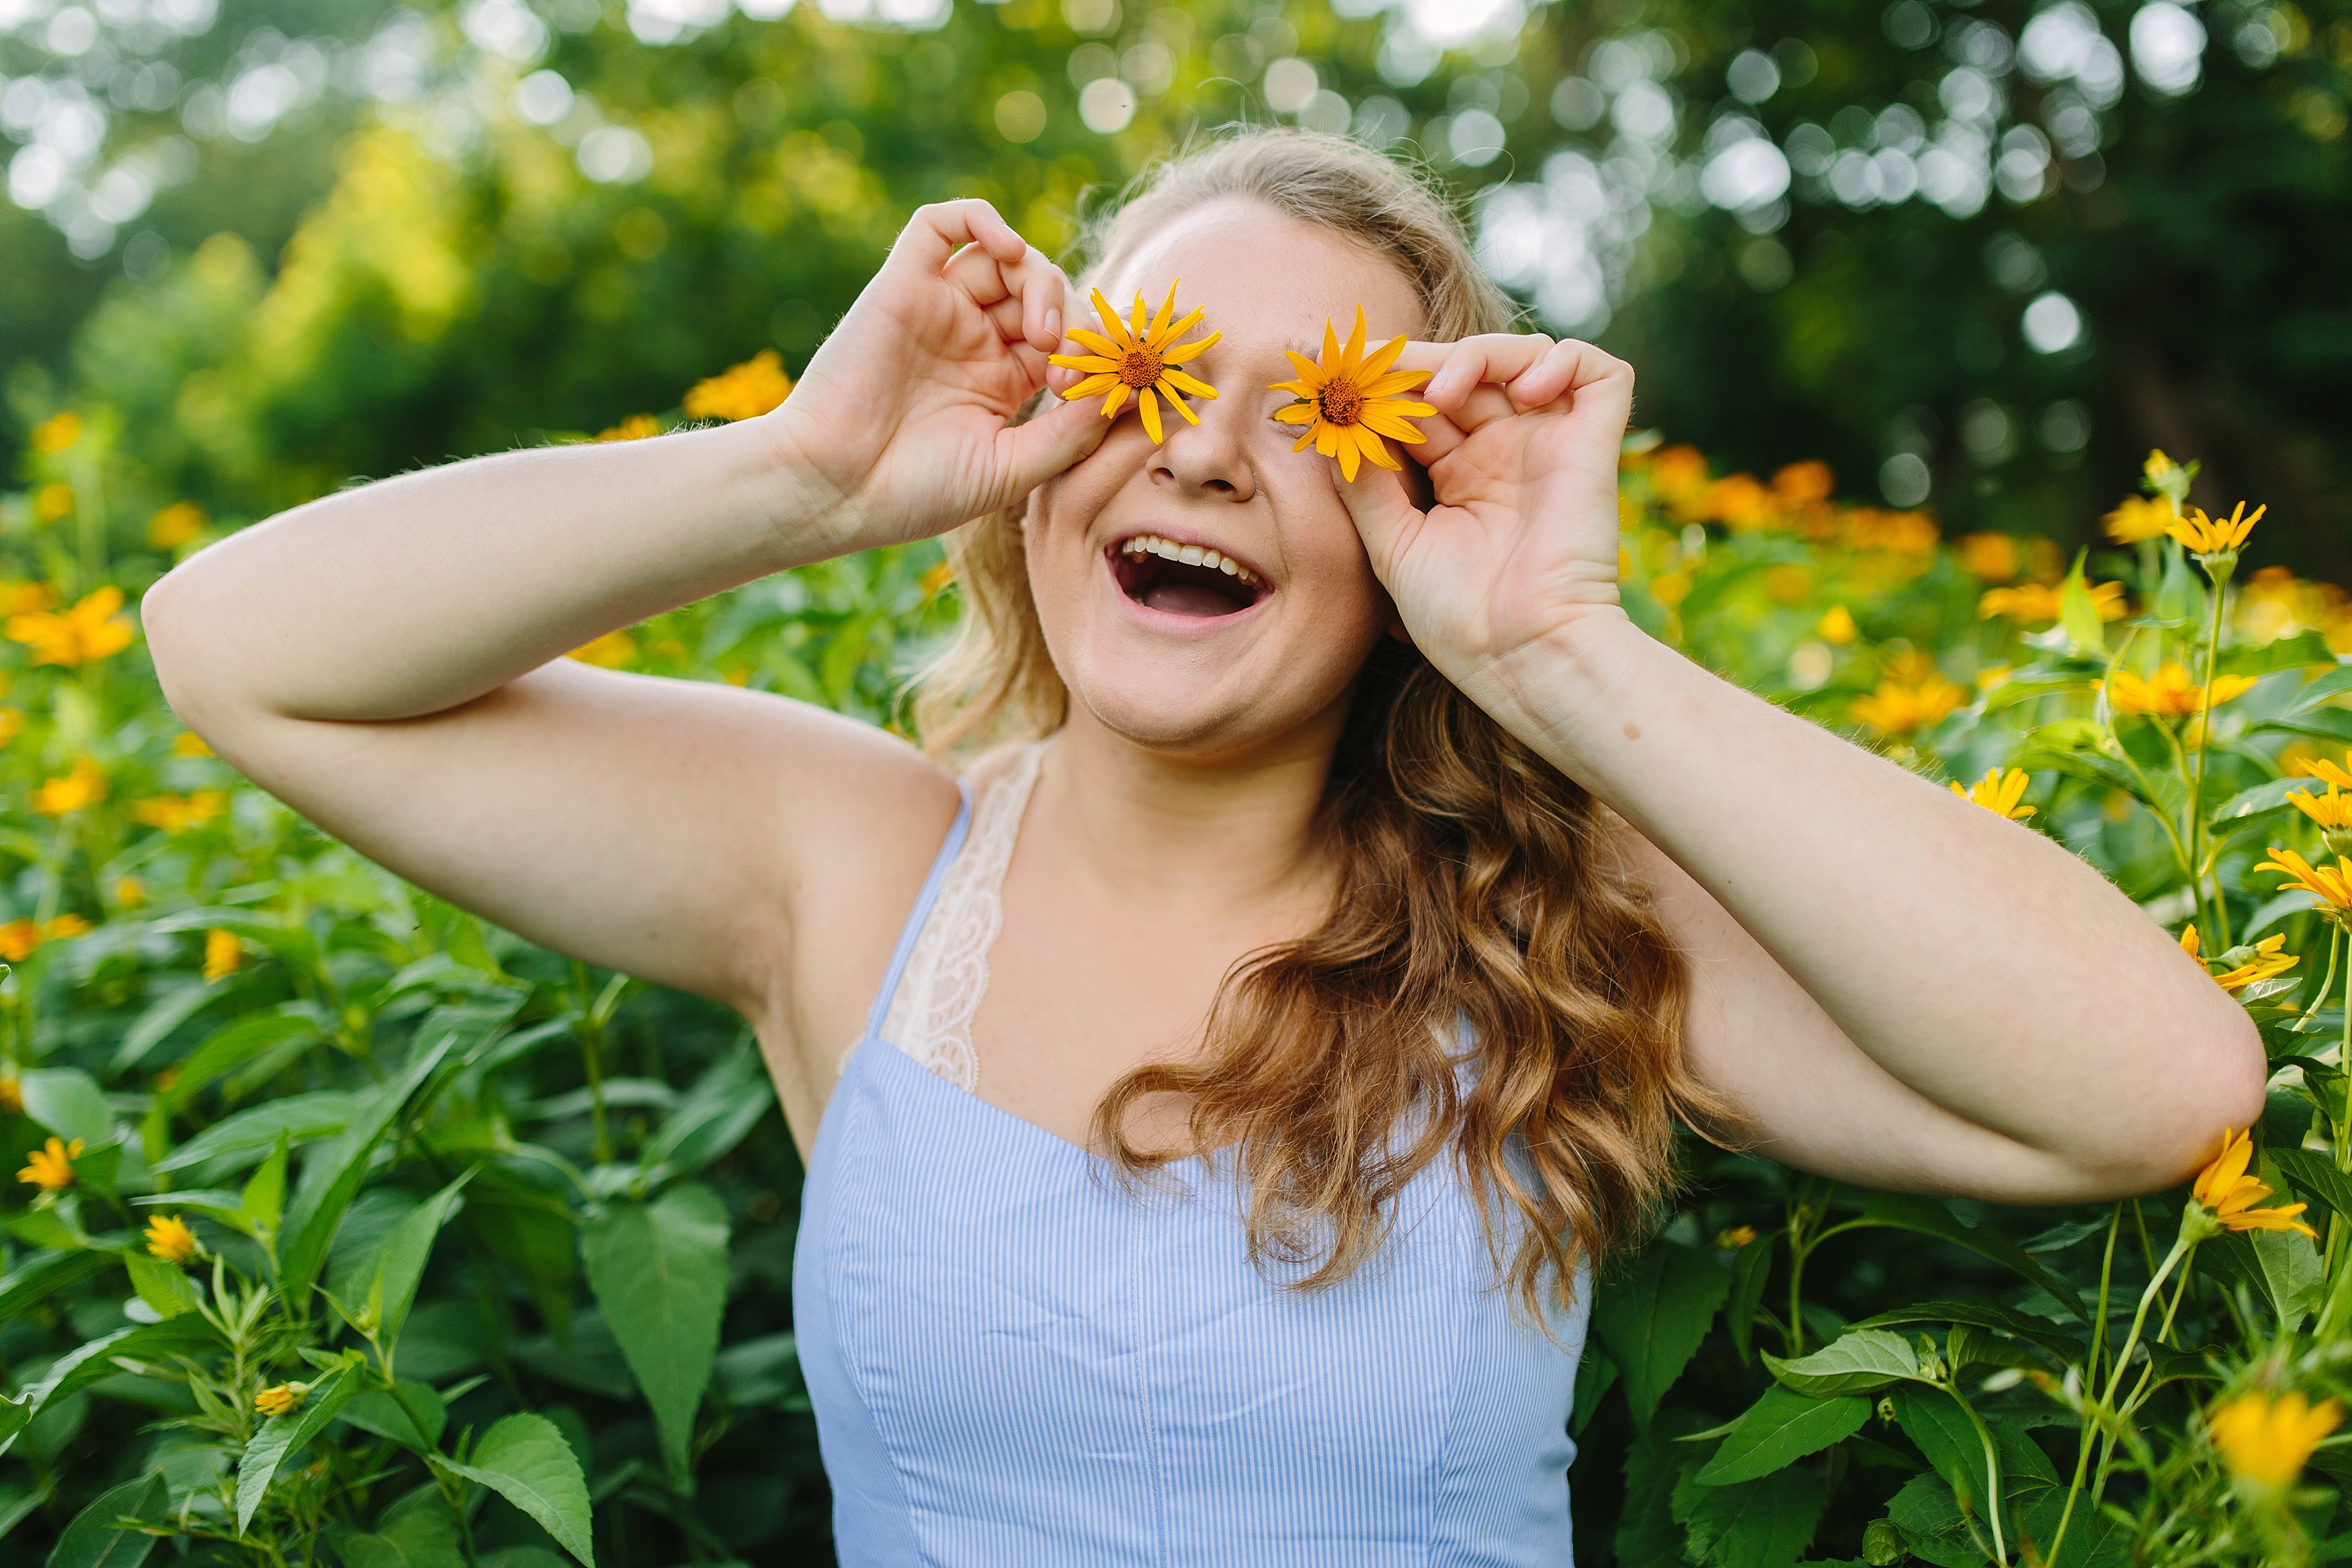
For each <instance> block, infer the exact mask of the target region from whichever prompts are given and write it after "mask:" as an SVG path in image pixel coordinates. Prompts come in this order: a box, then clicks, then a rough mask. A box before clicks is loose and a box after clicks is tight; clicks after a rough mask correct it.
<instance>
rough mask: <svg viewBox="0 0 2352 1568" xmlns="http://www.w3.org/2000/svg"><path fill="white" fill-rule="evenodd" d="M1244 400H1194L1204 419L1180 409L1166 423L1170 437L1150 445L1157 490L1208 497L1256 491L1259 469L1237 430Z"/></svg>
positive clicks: (1240, 497) (1234, 497) (1244, 496)
mask: <svg viewBox="0 0 2352 1568" xmlns="http://www.w3.org/2000/svg"><path fill="white" fill-rule="evenodd" d="M1220 402H1225V403H1228V404H1238V403H1239V402H1242V400H1241V399H1238V398H1235V399H1231V400H1226V399H1220V400H1218V402H1211V401H1210V400H1208V399H1206V398H1195V399H1193V400H1192V412H1193V413H1197V414H1199V415H1200V416H1201V423H1198V424H1192V423H1187V422H1186V420H1185V419H1184V416H1183V415H1182V414H1180V413H1171V414H1169V415H1168V416H1167V417H1166V419H1165V421H1164V422H1163V423H1164V425H1165V426H1166V427H1167V439H1165V440H1164V441H1162V442H1161V443H1160V444H1159V445H1158V446H1157V447H1154V448H1153V449H1152V454H1151V467H1150V475H1151V483H1152V486H1153V487H1154V488H1155V489H1160V490H1164V491H1169V492H1172V493H1174V494H1176V495H1179V496H1185V497H1191V496H1199V497H1202V498H1204V499H1212V500H1223V501H1246V500H1248V499H1249V498H1250V497H1253V496H1255V495H1256V494H1257V474H1256V471H1255V469H1254V468H1252V467H1251V465H1250V460H1249V454H1248V452H1247V451H1246V450H1245V448H1244V444H1243V442H1242V439H1241V431H1240V429H1239V422H1240V419H1241V417H1242V413H1243V411H1242V410H1241V409H1240V408H1239V407H1236V406H1225V407H1220V406H1219V403H1220Z"/></svg>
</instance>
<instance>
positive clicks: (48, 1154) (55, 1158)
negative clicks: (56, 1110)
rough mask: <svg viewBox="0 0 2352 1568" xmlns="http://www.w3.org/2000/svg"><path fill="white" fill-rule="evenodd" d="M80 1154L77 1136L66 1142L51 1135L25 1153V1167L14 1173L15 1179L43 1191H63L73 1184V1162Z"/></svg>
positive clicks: (79, 1141) (79, 1142)
mask: <svg viewBox="0 0 2352 1568" xmlns="http://www.w3.org/2000/svg"><path fill="white" fill-rule="evenodd" d="M80 1155H81V1140H80V1139H79V1138H76V1139H75V1140H74V1141H73V1142H72V1143H70V1144H68V1143H67V1142H66V1141H65V1140H64V1139H62V1138H54V1137H53V1138H51V1139H50V1140H49V1141H48V1142H47V1144H45V1145H42V1146H41V1147H39V1148H37V1149H34V1150H32V1151H31V1152H29V1153H28V1154H26V1155H25V1168H24V1169H22V1170H20V1171H18V1172H17V1173H16V1179H17V1180H18V1181H20V1182H23V1183H25V1184H26V1186H37V1187H39V1188H40V1189H41V1190H42V1191H43V1192H63V1191H64V1190H65V1189H66V1188H68V1187H69V1186H73V1184H74V1168H73V1163H74V1161H75V1160H76V1159H78V1158H79V1157H80Z"/></svg>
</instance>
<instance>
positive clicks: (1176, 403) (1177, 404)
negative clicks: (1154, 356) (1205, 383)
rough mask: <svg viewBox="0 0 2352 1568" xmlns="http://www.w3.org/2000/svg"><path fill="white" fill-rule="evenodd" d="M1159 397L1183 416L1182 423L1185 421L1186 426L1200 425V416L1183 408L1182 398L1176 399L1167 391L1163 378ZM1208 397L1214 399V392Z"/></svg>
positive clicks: (1174, 395) (1176, 397) (1175, 396)
mask: <svg viewBox="0 0 2352 1568" xmlns="http://www.w3.org/2000/svg"><path fill="white" fill-rule="evenodd" d="M1209 395H1210V396H1212V397H1214V396H1215V395H1216V394H1215V393H1214V392H1211V393H1210V394H1209ZM1160 396H1161V397H1164V398H1166V399H1167V400H1168V406H1169V407H1170V408H1172V409H1174V410H1175V411H1176V412H1177V413H1181V414H1182V415H1183V416H1184V421H1185V423H1188V424H1198V423H1201V416H1200V415H1199V414H1197V413H1193V412H1192V410H1191V409H1189V408H1187V407H1185V406H1184V400H1183V399H1182V398H1181V397H1178V396H1177V395H1176V394H1175V393H1174V392H1171V391H1170V390H1169V388H1168V385H1167V382H1166V378H1164V377H1163V378H1162V379H1161V382H1160Z"/></svg>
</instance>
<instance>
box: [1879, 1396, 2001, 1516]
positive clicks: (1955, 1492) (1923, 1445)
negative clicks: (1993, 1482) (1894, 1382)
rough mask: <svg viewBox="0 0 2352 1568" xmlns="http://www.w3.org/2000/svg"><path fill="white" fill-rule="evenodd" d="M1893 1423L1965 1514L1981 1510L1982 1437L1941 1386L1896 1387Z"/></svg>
mask: <svg viewBox="0 0 2352 1568" xmlns="http://www.w3.org/2000/svg"><path fill="white" fill-rule="evenodd" d="M1895 1425H1896V1426H1898V1427H1902V1428H1903V1435H1904V1436H1905V1437H1908V1438H1910V1439H1911V1440H1912V1441H1913V1442H1915V1443H1916V1444H1918V1445H1919V1451H1920V1452H1921V1453H1922V1454H1925V1455H1926V1456H1927V1463H1928V1465H1929V1466H1930V1467H1932V1468H1933V1469H1934V1470H1935V1472H1936V1473H1937V1475H1939V1476H1941V1477H1943V1478H1944V1484H1945V1485H1947V1486H1948V1487H1950V1488H1951V1489H1952V1496H1953V1499H1954V1500H1956V1501H1957V1502H1958V1504H1959V1506H1960V1508H1961V1510H1962V1511H1964V1512H1968V1513H1978V1512H1980V1511H1981V1502H1982V1500H1983V1498H1984V1495H1985V1479H1986V1478H1985V1450H1984V1439H1982V1438H1981V1437H1978V1436H1977V1429H1976V1427H1975V1426H1974V1424H1972V1423H1971V1422H1970V1421H1969V1417H1968V1412H1966V1411H1964V1410H1962V1409H1961V1408H1960V1406H1959V1404H1958V1401H1956V1400H1955V1399H1953V1397H1952V1396H1951V1395H1950V1394H1949V1393H1948V1392H1947V1391H1946V1390H1944V1389H1941V1388H1936V1387H1932V1386H1926V1385H1918V1384H1905V1385H1902V1386H1900V1387H1898V1388H1896V1389H1895Z"/></svg>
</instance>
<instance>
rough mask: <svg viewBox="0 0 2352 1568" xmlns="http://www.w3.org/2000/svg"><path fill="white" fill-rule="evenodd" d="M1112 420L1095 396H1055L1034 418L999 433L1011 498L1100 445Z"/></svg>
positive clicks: (1027, 490) (998, 441) (1023, 494)
mask: <svg viewBox="0 0 2352 1568" xmlns="http://www.w3.org/2000/svg"><path fill="white" fill-rule="evenodd" d="M1047 395H1048V396H1052V395H1053V394H1051V393H1048V394H1047ZM1110 424H1111V422H1110V421H1108V420H1107V419H1105V418H1103V417H1102V414H1101V413H1100V412H1099V411H1098V410H1097V408H1096V406H1095V400H1094V399H1092V398H1080V399H1078V400H1077V401H1076V402H1064V401H1063V400H1062V399H1061V398H1059V397H1055V398H1054V406H1053V407H1051V408H1049V409H1046V410H1045V412H1044V413H1040V414H1038V415H1037V416H1036V417H1035V418H1034V419H1032V420H1029V421H1027V422H1026V423H1022V424H1014V425H1008V426H1006V427H1005V428H1004V429H1003V431H1002V432H1000V433H999V434H998V435H997V437H996V445H997V456H998V459H999V461H1000V463H1001V464H1002V465H1003V474H1004V476H1005V481H1006V483H1007V484H1008V485H1010V486H1012V490H1013V494H1012V496H1011V497H1007V500H1008V501H1010V500H1013V499H1017V498H1018V497H1023V496H1025V495H1027V494H1028V493H1029V492H1030V491H1032V490H1034V489H1035V488H1036V487H1037V486H1040V485H1042V484H1044V483H1045V481H1046V480H1048V479H1051V478H1052V477H1053V476H1055V475H1056V474H1059V473H1060V472H1061V471H1062V470H1063V469H1065V468H1067V467H1068V466H1069V465H1071V464H1073V463H1076V461H1078V459H1080V458H1082V457H1084V456H1086V455H1087V454H1089V453H1091V452H1092V451H1094V449H1095V448H1096V447H1097V446H1100V445H1101V444H1102V439H1103V436H1104V434H1106V433H1107V432H1108V430H1109V429H1110Z"/></svg>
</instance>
